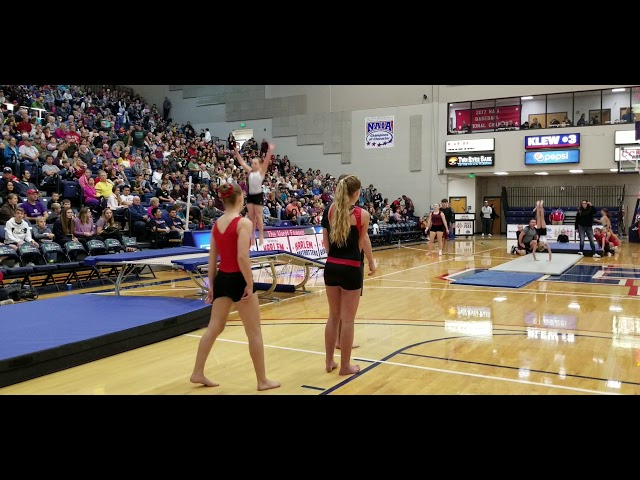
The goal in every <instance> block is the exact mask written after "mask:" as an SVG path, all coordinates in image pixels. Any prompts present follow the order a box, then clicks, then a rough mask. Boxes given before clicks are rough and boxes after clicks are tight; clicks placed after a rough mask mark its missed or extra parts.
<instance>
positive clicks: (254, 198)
mask: <svg viewBox="0 0 640 480" xmlns="http://www.w3.org/2000/svg"><path fill="white" fill-rule="evenodd" d="M247 203H252V204H254V205H264V194H262V193H249V194H247Z"/></svg>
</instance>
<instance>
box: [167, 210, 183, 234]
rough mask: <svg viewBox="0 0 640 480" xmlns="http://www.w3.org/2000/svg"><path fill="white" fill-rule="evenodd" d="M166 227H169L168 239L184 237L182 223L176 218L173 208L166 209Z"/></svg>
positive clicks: (176, 213)
mask: <svg viewBox="0 0 640 480" xmlns="http://www.w3.org/2000/svg"><path fill="white" fill-rule="evenodd" d="M167 215H168V216H167V221H166V222H167V227H169V235H168V238H169V239H176V240H177V239H182V238H183V237H184V221H183V220H182V219H181V218H180V217H178V211H177V210H176V207H175V206H173V205H172V206H170V207H168V208H167Z"/></svg>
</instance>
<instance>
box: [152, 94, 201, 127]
mask: <svg viewBox="0 0 640 480" xmlns="http://www.w3.org/2000/svg"><path fill="white" fill-rule="evenodd" d="M169 113H171V100H169V97H164V102H162V120H164V121H165V122H166V121H168V120H169ZM208 130H209V129H207V131H208Z"/></svg>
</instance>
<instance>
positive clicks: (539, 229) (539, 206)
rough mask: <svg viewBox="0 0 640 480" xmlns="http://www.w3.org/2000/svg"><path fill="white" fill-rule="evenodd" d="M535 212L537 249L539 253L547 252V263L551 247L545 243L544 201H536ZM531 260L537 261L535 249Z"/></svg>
mask: <svg viewBox="0 0 640 480" xmlns="http://www.w3.org/2000/svg"><path fill="white" fill-rule="evenodd" d="M534 211H535V212H536V233H537V234H538V248H537V250H538V251H539V252H543V251H544V249H545V248H546V249H547V251H548V252H549V261H551V247H550V246H549V242H548V241H547V224H546V222H545V220H544V200H538V201H537V202H536V208H535V209H534ZM532 254H533V259H534V260H536V261H537V260H538V259H537V258H536V249H533V252H532Z"/></svg>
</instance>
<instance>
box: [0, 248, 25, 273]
mask: <svg viewBox="0 0 640 480" xmlns="http://www.w3.org/2000/svg"><path fill="white" fill-rule="evenodd" d="M2 257H5V258H4V260H2V261H1V262H0V266H2V267H7V268H13V267H15V266H16V265H20V255H18V252H16V251H15V250H14V249H13V248H11V247H10V246H9V245H2V244H0V258H2Z"/></svg>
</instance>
